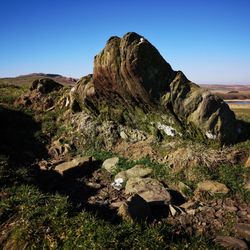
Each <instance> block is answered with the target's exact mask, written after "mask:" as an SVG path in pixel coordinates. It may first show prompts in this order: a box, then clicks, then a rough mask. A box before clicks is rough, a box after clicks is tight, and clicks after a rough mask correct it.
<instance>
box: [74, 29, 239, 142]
mask: <svg viewBox="0 0 250 250" xmlns="http://www.w3.org/2000/svg"><path fill="white" fill-rule="evenodd" d="M72 92H74V93H71V102H72V104H71V105H72V106H73V107H79V106H82V105H84V106H85V108H86V107H87V108H88V109H90V110H92V112H97V113H98V115H103V114H105V113H107V110H108V116H109V117H108V118H111V120H116V121H117V120H118V121H119V120H122V121H123V122H125V123H127V124H129V125H131V124H132V126H133V127H136V128H139V129H141V128H142V127H143V126H142V123H143V121H145V120H147V125H146V127H147V128H148V129H149V130H151V131H153V130H155V129H156V127H158V128H159V127H160V128H163V130H165V132H166V130H170V132H166V134H167V135H170V136H171V135H172V134H173V135H175V134H178V135H187V136H189V137H190V136H191V137H196V138H199V139H202V140H212V141H218V142H220V143H234V142H236V141H237V139H238V137H239V136H240V133H241V128H240V127H239V125H238V124H237V122H236V119H235V115H234V113H233V112H232V111H231V110H230V108H229V106H228V105H227V104H226V103H225V102H224V101H223V100H222V99H220V98H219V97H217V96H215V95H213V94H211V93H210V92H209V91H207V90H204V89H202V88H200V87H199V86H198V85H196V84H195V83H193V82H191V81H189V80H188V79H187V78H186V76H185V75H184V74H183V73H182V72H181V71H174V70H173V69H172V67H171V66H170V64H169V63H167V62H166V61H165V59H164V58H163V57H162V56H161V55H160V53H159V52H158V50H157V49H156V48H155V47H154V46H153V45H152V44H151V43H150V42H149V41H148V40H147V39H146V38H144V37H143V36H141V35H139V34H137V33H134V32H129V33H127V34H125V35H124V36H123V37H122V38H119V37H116V36H114V37H111V38H110V39H109V40H108V41H107V44H106V46H105V48H104V49H103V50H102V51H101V52H100V53H99V54H98V55H96V56H95V59H94V71H93V75H88V76H86V77H83V78H82V79H80V81H78V83H77V85H76V87H74V89H73V90H72ZM72 96H73V98H72ZM107 106H108V108H107ZM149 114H154V117H153V118H152V116H151V117H150V115H149ZM105 115H107V114H105ZM163 117H167V118H166V119H164V118H163ZM152 124H154V125H152ZM144 127H145V126H144ZM169 127H171V128H170V129H169ZM172 128H173V129H172ZM171 129H172V132H171Z"/></svg>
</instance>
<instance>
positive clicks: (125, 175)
mask: <svg viewBox="0 0 250 250" xmlns="http://www.w3.org/2000/svg"><path fill="white" fill-rule="evenodd" d="M152 171H153V170H152V169H151V168H148V167H145V166H144V165H142V164H140V165H135V166H134V167H132V168H130V169H128V170H125V171H121V172H119V173H118V174H117V175H116V176H115V180H116V179H118V178H122V179H123V180H125V181H127V180H128V179H130V178H135V177H146V176H148V175H149V174H151V173H152Z"/></svg>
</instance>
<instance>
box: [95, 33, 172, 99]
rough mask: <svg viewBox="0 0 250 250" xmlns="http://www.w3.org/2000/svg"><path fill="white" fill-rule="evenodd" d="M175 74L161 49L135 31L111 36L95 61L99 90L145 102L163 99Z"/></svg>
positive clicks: (96, 84)
mask: <svg viewBox="0 0 250 250" xmlns="http://www.w3.org/2000/svg"><path fill="white" fill-rule="evenodd" d="M175 75H176V73H175V71H173V70H172V68H171V66H170V65H169V64H168V63H167V62H166V61H165V60H164V59H163V57H162V56H161V55H160V53H159V52H158V51H157V49H156V48H155V47H154V46H153V45H152V44H151V43H149V42H148V41H147V40H146V39H145V38H144V37H143V36H141V35H139V34H137V33H134V32H129V33H127V34H126V35H124V36H123V37H122V38H121V39H120V38H118V37H112V38H110V39H109V40H108V42H107V44H106V46H105V48H104V49H103V51H102V52H101V53H100V54H99V55H97V56H96V57H95V61H94V74H93V77H94V84H95V87H96V90H97V92H100V93H103V92H106V93H107V92H115V93H118V94H119V95H121V96H122V97H124V98H133V99H136V100H139V101H144V102H148V101H155V100H159V98H160V96H161V95H162V94H163V93H164V92H165V90H166V89H168V88H169V84H170V82H171V81H172V80H173V78H174V77H175Z"/></svg>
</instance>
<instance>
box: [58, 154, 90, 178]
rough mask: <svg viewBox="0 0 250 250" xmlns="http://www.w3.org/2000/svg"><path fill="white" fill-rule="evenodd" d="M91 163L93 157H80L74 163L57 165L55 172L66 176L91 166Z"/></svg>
mask: <svg viewBox="0 0 250 250" xmlns="http://www.w3.org/2000/svg"><path fill="white" fill-rule="evenodd" d="M91 162H92V157H88V156H85V157H78V158H75V159H73V160H72V161H68V162H64V163H61V164H59V165H57V166H56V167H55V169H54V170H55V171H56V172H58V173H59V174H61V175H63V176H64V175H66V174H69V173H70V172H72V171H73V170H76V169H78V168H82V167H86V166H89V165H90V163H91Z"/></svg>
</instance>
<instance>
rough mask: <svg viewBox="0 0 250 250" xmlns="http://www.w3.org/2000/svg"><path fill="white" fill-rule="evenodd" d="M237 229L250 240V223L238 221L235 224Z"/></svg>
mask: <svg viewBox="0 0 250 250" xmlns="http://www.w3.org/2000/svg"><path fill="white" fill-rule="evenodd" d="M235 230H236V232H237V233H238V234H239V235H240V236H241V237H243V238H244V239H246V240H248V241H250V224H246V223H238V224H237V225H236V226H235Z"/></svg>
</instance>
